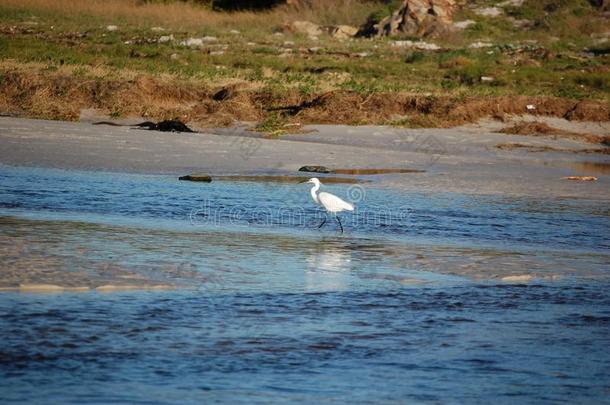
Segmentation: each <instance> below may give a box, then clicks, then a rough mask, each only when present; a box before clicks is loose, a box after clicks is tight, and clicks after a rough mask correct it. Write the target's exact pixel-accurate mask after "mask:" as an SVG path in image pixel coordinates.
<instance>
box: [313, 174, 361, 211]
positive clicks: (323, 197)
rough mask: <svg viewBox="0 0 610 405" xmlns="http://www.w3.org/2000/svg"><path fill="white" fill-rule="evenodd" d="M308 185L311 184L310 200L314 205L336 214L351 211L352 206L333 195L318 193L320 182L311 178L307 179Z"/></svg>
mask: <svg viewBox="0 0 610 405" xmlns="http://www.w3.org/2000/svg"><path fill="white" fill-rule="evenodd" d="M308 183H313V185H314V186H313V187H312V188H311V198H312V199H313V200H314V201H315V202H316V204H320V205H321V206H322V207H324V209H325V210H326V211H328V212H331V213H333V214H336V213H337V212H341V211H353V210H354V206H353V205H352V204H350V203H348V202H346V201H343V200H342V199H340V198H339V197H337V196H336V195H334V194H331V193H327V192H324V191H323V192H321V193H318V190H319V189H320V185H321V184H322V183H320V180H318V179H317V178H315V177H313V178H311V179H309V181H308Z"/></svg>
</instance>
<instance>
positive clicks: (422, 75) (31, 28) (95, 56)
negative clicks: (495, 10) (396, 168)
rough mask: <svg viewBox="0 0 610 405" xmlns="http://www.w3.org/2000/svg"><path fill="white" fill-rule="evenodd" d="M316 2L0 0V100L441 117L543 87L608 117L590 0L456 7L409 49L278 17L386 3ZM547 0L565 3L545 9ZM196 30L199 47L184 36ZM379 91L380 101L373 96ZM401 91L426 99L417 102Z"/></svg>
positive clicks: (359, 119)
mask: <svg viewBox="0 0 610 405" xmlns="http://www.w3.org/2000/svg"><path fill="white" fill-rule="evenodd" d="M314 3H316V4H317V5H314V7H313V8H305V9H304V8H295V7H288V6H285V7H279V8H276V9H274V10H271V11H267V12H261V13H253V12H237V13H218V12H212V11H210V10H207V9H205V8H201V7H196V6H193V5H190V4H188V3H170V4H163V3H152V4H146V5H137V4H136V2H135V1H134V2H132V1H118V0H115V1H112V0H111V1H84V0H75V1H68V0H59V1H50V0H19V1H18V0H5V1H3V2H2V4H0V33H1V35H0V59H1V61H0V109H2V110H4V111H5V112H10V113H21V114H25V115H30V116H37V117H44V118H59V119H77V118H78V110H79V109H81V108H88V107H94V108H100V109H102V110H104V111H105V112H107V113H108V114H110V115H112V116H115V117H120V116H125V115H127V114H139V115H147V116H150V117H153V118H161V117H169V116H183V117H187V118H190V119H192V120H196V121H199V122H202V123H209V124H210V125H230V124H231V123H232V122H233V120H241V119H248V120H259V121H263V120H265V119H266V120H267V121H269V120H271V121H273V122H275V121H274V120H276V121H277V122H278V123H283V122H285V121H289V120H302V121H308V122H315V121H319V122H333V120H336V121H337V122H339V121H341V122H345V121H349V120H348V118H349V117H351V118H352V119H351V122H350V123H376V124H380V123H394V124H400V125H408V126H443V125H448V124H453V123H455V122H458V121H460V119H461V118H460V119H458V118H457V116H456V115H455V114H454V115H453V116H451V117H453V118H451V117H450V116H448V115H447V111H449V110H452V109H455V108H457V107H459V105H458V104H459V103H460V102H462V101H464V100H473V99H476V98H479V99H481V100H486V101H484V102H489V100H492V101H493V100H495V101H494V102H496V104H497V107H496V108H495V112H494V111H492V114H498V115H501V114H503V113H512V112H514V111H517V112H519V111H521V110H520V109H521V108H524V107H523V106H522V105H521V104H523V103H525V104H524V105H527V104H532V103H534V101H536V102H537V103H538V104H539V105H542V104H540V103H541V101H540V100H542V99H544V100H554V101H553V103H555V104H556V105H561V106H562V107H561V108H559V107H554V108H550V107H549V108H547V109H548V110H549V111H550V110H553V112H552V113H553V114H555V113H557V114H559V113H563V114H564V115H565V114H566V113H568V112H569V110H570V108H571V109H572V110H573V109H574V106H575V105H577V104H578V102H579V101H582V100H587V101H586V103H584V104H585V105H588V106H589V107H587V110H591V108H593V107H591V106H593V105H595V106H598V107H595V108H593V110H594V111H593V110H592V111H593V112H592V113H591V114H592V115H590V116H587V117H586V118H596V117H597V118H599V117H601V118H602V119H606V120H607V119H609V117H608V115H607V114H608V113H607V111H608V108H607V105H608V101H610V68H609V65H610V58H609V57H608V55H607V54H605V49H606V48H604V47H606V46H608V45H607V44H608V42H604V35H605V34H604V32H605V30H607V29H606V28H605V27H606V25H604V23H607V21H608V20H607V18H605V17H604V16H603V15H602V14H601V13H599V12H598V11H596V10H595V9H594V8H593V7H592V6H590V5H589V3H588V2H586V1H580V0H565V1H561V2H552V1H549V0H544V1H531V0H526V1H525V3H524V4H523V5H522V6H520V7H516V6H514V7H513V6H511V7H507V8H505V14H504V15H503V16H502V17H494V18H492V17H482V16H479V15H478V14H476V12H475V11H474V8H473V7H474V6H471V7H465V8H463V9H461V10H460V11H459V12H458V15H457V16H456V18H455V19H456V21H460V20H466V19H470V20H472V21H474V23H473V24H472V25H471V26H470V27H468V28H467V29H465V30H462V31H455V32H453V33H451V34H445V35H443V36H441V37H438V38H430V39H425V40H426V41H427V42H429V43H435V44H436V45H438V46H440V47H441V49H440V50H435V51H426V50H415V49H406V48H405V47H403V46H400V44H401V43H400V42H398V43H397V42H396V41H395V40H396V39H395V38H383V39H374V40H370V39H355V40H338V39H335V38H332V37H330V36H327V35H320V36H319V37H318V38H317V39H316V38H311V37H307V36H305V35H300V34H289V33H286V32H284V31H283V30H282V27H283V26H284V24H285V23H288V22H290V21H294V20H297V19H299V20H301V19H307V20H311V21H314V22H317V23H320V24H336V23H347V24H354V25H356V24H359V23H362V22H364V21H365V20H366V19H367V17H369V16H370V15H371V14H373V13H383V12H386V11H384V7H385V6H382V5H379V4H375V3H360V2H358V1H355V0H342V1H339V2H337V3H340V4H337V3H332V2H322V1H319V2H314ZM487 3H489V4H487ZM492 3H494V2H481V1H480V2H476V4H475V5H476V6H477V7H478V6H484V5H490V4H492ZM554 3H561V4H562V7H560V8H559V9H556V10H554V11H553V10H551V9H550V8H549V5H550V4H554ZM549 10H550V11H549ZM524 19H526V20H527V21H528V28H522V29H516V28H515V27H514V21H515V20H518V21H521V20H524ZM109 26H116V29H115V28H113V27H110V28H109ZM162 37H165V38H162ZM204 37H207V38H205V41H204V42H203V43H202V44H201V46H198V47H189V46H185V45H182V42H183V41H186V40H188V39H189V38H204ZM403 39H404V38H403ZM476 43H484V44H485V45H489V46H484V47H480V48H476V47H473V45H472V44H476ZM594 52H595V53H596V54H595V53H594ZM146 83H148V84H146ZM146 86H149V87H148V88H147V87H146ZM79 89H80V90H79ZM163 89H165V90H163ZM178 89H179V91H178ZM221 90H224V91H223V92H221V93H218V92H219V91H221ZM176 91H178V94H174V93H176ZM515 95H518V96H523V97H521V98H513V99H514V100H519V101H518V102H517V101H515V105H513V106H512V107H508V106H504V105H505V104H506V103H505V102H500V101H498V100H510V99H511V97H512V96H515ZM384 98H385V99H386V100H387V102H384V103H381V104H383V105H384V107H373V106H372V105H371V100H375V99H384ZM331 99H332V100H333V102H330V101H329V100H331ZM321 100H323V101H321ZM324 100H325V101H324ZM367 100H368V101H367ZM405 100H420V101H418V102H414V103H415V104H418V103H419V105H420V106H421V103H422V102H421V100H428V101H427V103H430V102H431V100H432V102H433V104H432V105H431V106H430V107H428V110H426V109H425V108H420V107H416V108H414V107H413V106H412V104H413V102H411V101H410V102H406V101H405ZM439 100H441V101H439ZM448 100H449V101H448ZM528 100H529V101H528ZM392 102H394V103H396V106H395V107H392ZM240 103H241V104H240ZM312 103H313V104H312ZM358 103H361V104H358ZM362 103H364V104H362ZM367 103H368V104H367ZM434 103H438V104H434ZM545 103H546V104H549V103H550V101H546V102H545ZM378 104H379V103H378ZM449 104H451V105H452V106H453V107H451V108H450V107H448V105H449ZM464 105H465V106H466V105H467V104H464ZM580 105H583V103H580ZM409 106H411V107H409ZM503 106H504V107H503ZM566 106H567V107H566ZM565 108H567V110H565ZM384 109H385V110H384ZM483 110H485V114H487V113H488V112H489V111H490V110H494V109H493V108H484V109H483ZM564 110H565V111H564ZM452 111H453V110H452ZM525 111H526V110H523V111H522V112H525ZM537 111H538V112H541V111H544V108H542V107H540V106H538V110H537ZM562 111H563V112H562ZM541 113H542V112H541ZM462 115H464V116H466V118H464V119H471V118H470V117H471V116H472V117H478V116H479V113H476V114H475V113H474V112H471V113H467V114H462ZM342 117H343V118H342Z"/></svg>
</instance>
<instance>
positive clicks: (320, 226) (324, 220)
mask: <svg viewBox="0 0 610 405" xmlns="http://www.w3.org/2000/svg"><path fill="white" fill-rule="evenodd" d="M325 223H326V215H324V219H323V220H322V223H321V224H320V225H318V229H320V228H322V226H323V225H324V224H325Z"/></svg>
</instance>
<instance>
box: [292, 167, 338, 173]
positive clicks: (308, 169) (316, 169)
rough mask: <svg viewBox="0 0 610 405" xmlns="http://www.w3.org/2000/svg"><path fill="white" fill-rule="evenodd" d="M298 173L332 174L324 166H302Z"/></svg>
mask: <svg viewBox="0 0 610 405" xmlns="http://www.w3.org/2000/svg"><path fill="white" fill-rule="evenodd" d="M299 171H300V172H310V173H332V170H330V169H329V168H328V167H326V166H303V167H301V168H300V169H299Z"/></svg>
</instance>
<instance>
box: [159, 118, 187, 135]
mask: <svg viewBox="0 0 610 405" xmlns="http://www.w3.org/2000/svg"><path fill="white" fill-rule="evenodd" d="M156 129H157V131H161V132H195V131H193V130H192V129H190V128H189V127H187V126H186V125H185V124H184V123H182V122H180V121H177V120H165V121H161V122H158V123H157V128H156Z"/></svg>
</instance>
